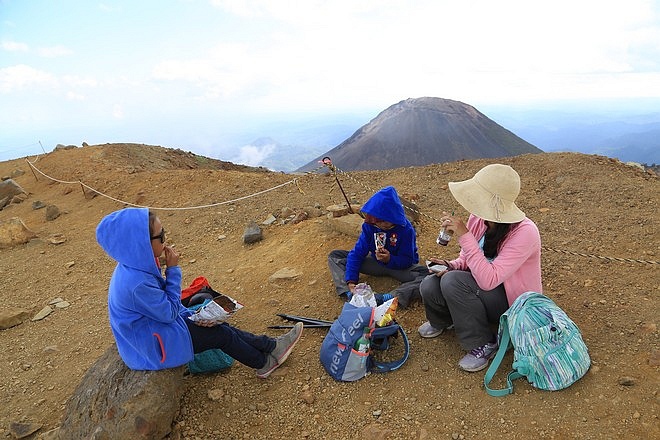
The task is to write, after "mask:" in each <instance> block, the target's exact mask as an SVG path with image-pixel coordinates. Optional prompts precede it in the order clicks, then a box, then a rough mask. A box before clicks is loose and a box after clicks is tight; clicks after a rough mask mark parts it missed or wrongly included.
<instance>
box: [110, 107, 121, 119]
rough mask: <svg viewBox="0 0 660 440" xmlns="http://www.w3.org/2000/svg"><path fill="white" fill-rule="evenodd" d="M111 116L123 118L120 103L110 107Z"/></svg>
mask: <svg viewBox="0 0 660 440" xmlns="http://www.w3.org/2000/svg"><path fill="white" fill-rule="evenodd" d="M112 117H113V118H115V119H124V109H123V108H122V106H121V105H120V104H115V105H114V106H113V107H112Z"/></svg>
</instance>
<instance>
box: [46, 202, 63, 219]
mask: <svg viewBox="0 0 660 440" xmlns="http://www.w3.org/2000/svg"><path fill="white" fill-rule="evenodd" d="M59 216H60V208H58V207H57V206H55V205H48V206H46V220H48V221H53V220H55V219H56V218H57V217H59Z"/></svg>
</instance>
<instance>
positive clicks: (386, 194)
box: [361, 186, 407, 225]
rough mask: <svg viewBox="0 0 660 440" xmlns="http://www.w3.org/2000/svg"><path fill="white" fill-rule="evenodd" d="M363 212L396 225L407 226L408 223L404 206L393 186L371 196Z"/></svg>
mask: <svg viewBox="0 0 660 440" xmlns="http://www.w3.org/2000/svg"><path fill="white" fill-rule="evenodd" d="M361 211H362V212H363V213H365V214H369V215H372V216H374V217H376V218H379V219H381V220H385V221H388V222H390V223H394V224H395V225H405V224H406V222H407V219H406V214H405V212H404V210H403V205H402V204H401V200H400V199H399V195H398V194H397V193H396V190H395V189H394V187H393V186H386V187H385V188H382V189H380V190H379V191H378V192H377V193H376V194H374V195H373V196H371V198H370V199H369V200H367V202H366V203H365V204H364V205H363V206H362V209H361Z"/></svg>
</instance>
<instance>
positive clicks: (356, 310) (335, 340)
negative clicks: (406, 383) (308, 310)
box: [320, 303, 410, 382]
mask: <svg viewBox="0 0 660 440" xmlns="http://www.w3.org/2000/svg"><path fill="white" fill-rule="evenodd" d="M374 312H375V309H374V308H373V307H355V306H354V305H352V304H350V303H346V304H344V307H343V309H342V311H341V314H340V315H339V317H338V318H337V319H336V320H335V321H334V322H333V323H332V325H331V326H330V330H329V331H328V334H327V335H326V337H325V339H324V340H323V343H322V344H321V352H320V359H321V364H322V365H323V367H324V368H325V371H327V372H328V374H329V375H330V376H331V377H332V378H333V379H335V380H339V381H346V382H351V381H356V380H358V379H361V378H363V377H364V376H366V375H367V374H369V373H385V372H388V371H393V370H396V369H398V368H399V367H401V366H402V365H403V364H404V363H405V362H406V360H407V359H408V355H409V353H410V345H409V343H408V337H407V336H406V333H405V331H404V330H403V328H402V327H401V326H400V325H399V324H397V323H396V322H395V321H393V322H392V323H391V324H390V325H387V326H385V327H375V328H374ZM365 327H369V328H370V329H371V332H370V351H371V353H369V352H367V353H360V352H358V351H357V350H355V348H354V345H355V343H356V341H357V340H358V339H360V337H361V336H362V335H363V329H364V328H365ZM391 337H400V340H401V343H402V345H403V355H402V356H401V357H400V358H399V359H396V360H394V361H388V362H385V361H379V360H376V356H374V353H376V352H379V351H384V350H388V349H389V348H390V338H391ZM378 357H380V356H378Z"/></svg>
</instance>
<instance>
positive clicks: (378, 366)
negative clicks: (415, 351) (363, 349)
mask: <svg viewBox="0 0 660 440" xmlns="http://www.w3.org/2000/svg"><path fill="white" fill-rule="evenodd" d="M396 326H397V327H398V328H397V332H398V333H399V334H401V340H402V341H403V356H401V358H400V359H398V360H395V361H390V362H374V363H373V368H372V369H371V372H372V373H387V372H388V371H394V370H397V369H398V368H400V367H401V366H402V365H403V364H405V363H406V361H407V360H408V356H409V355H410V343H409V342H408V336H406V332H405V331H404V330H403V327H401V326H400V325H399V324H396Z"/></svg>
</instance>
